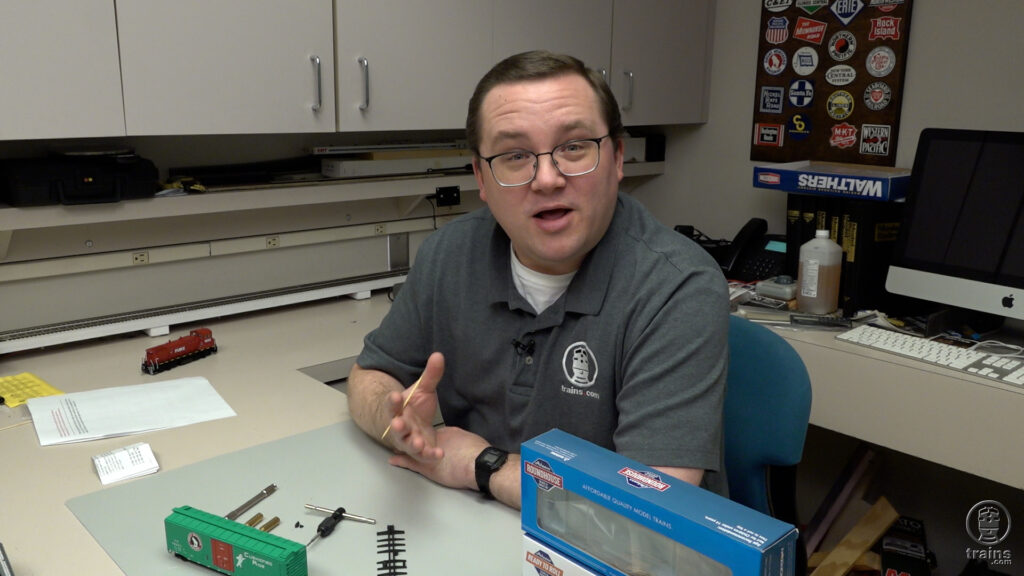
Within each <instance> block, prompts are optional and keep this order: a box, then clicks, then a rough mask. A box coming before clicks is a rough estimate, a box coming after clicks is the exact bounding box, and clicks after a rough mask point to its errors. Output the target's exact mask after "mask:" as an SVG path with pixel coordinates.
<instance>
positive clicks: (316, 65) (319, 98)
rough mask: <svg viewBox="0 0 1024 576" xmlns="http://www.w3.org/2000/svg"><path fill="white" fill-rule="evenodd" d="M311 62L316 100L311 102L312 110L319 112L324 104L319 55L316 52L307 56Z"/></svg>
mask: <svg viewBox="0 0 1024 576" xmlns="http://www.w3.org/2000/svg"><path fill="white" fill-rule="evenodd" d="M309 60H310V62H312V63H313V72H314V76H315V77H316V102H314V103H313V106H312V108H313V112H319V111H320V108H322V107H323V105H324V90H323V74H322V70H321V67H320V57H319V56H317V55H316V54H314V55H312V56H310V57H309Z"/></svg>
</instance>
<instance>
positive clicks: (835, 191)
mask: <svg viewBox="0 0 1024 576" xmlns="http://www.w3.org/2000/svg"><path fill="white" fill-rule="evenodd" d="M910 172H911V171H910V170H909V169H907V168H890V167H886V166H863V165H860V164H845V163H841V162H814V161H809V160H804V161H800V162H787V163H784V164H772V165H767V166H754V186H756V187H758V188H771V189H773V190H781V191H783V192H792V193H794V194H813V195H818V196H838V197H841V198H860V199H864V200H878V201H881V202H889V201H902V200H903V199H904V198H905V197H906V195H907V188H908V187H909V186H910Z"/></svg>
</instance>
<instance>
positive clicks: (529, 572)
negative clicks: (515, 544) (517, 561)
mask: <svg viewBox="0 0 1024 576" xmlns="http://www.w3.org/2000/svg"><path fill="white" fill-rule="evenodd" d="M597 574H600V573H599V572H594V571H593V570H591V569H590V568H587V567H586V566H584V565H582V564H580V563H578V562H576V561H575V560H573V559H572V558H569V557H568V556H566V555H564V554H562V553H561V552H559V551H558V550H555V549H554V548H552V547H550V546H548V545H547V544H544V543H543V542H541V541H539V540H534V539H533V538H531V537H530V535H529V534H523V576H595V575H597Z"/></svg>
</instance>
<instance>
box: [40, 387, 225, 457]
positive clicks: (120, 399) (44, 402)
mask: <svg viewBox="0 0 1024 576" xmlns="http://www.w3.org/2000/svg"><path fill="white" fill-rule="evenodd" d="M28 409H29V411H30V412H31V413H32V422H33V424H35V427H36V435H37V436H38V437H39V445H40V446H50V445H53V444H65V443H69V442H82V441H85V440H96V439H99V438H109V437H111V436H125V435H128V434H137V433H139V432H146V431H149V430H160V429H164V428H175V427H178V426H187V425H189V424H195V423H197V422H205V421H207V420H217V419H219V418H227V417H229V416H234V415H235V411H234V410H232V409H231V407H230V406H228V404H227V402H225V401H224V399H223V398H221V396H220V394H218V393H217V391H216V390H214V388H213V386H211V385H210V382H209V381H208V380H207V379H206V378H180V379H177V380H167V381H164V382H153V383H150V384H137V385H135V386H120V387H116V388H102V389H100V390H90V391H88V392H75V393H73V394H63V395H60V396H45V397H42V398H32V399H30V400H29V401H28Z"/></svg>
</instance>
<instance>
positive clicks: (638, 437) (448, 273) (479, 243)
mask: <svg viewBox="0 0 1024 576" xmlns="http://www.w3.org/2000/svg"><path fill="white" fill-rule="evenodd" d="M728 313H729V302H728V287H727V285H726V281H725V279H724V277H723V276H722V273H721V270H720V268H719V267H718V265H717V264H716V262H715V261H714V259H712V258H711V257H710V256H709V255H708V254H707V252H706V251H704V250H703V249H702V248H701V247H699V246H697V245H696V244H695V243H693V242H692V241H690V240H689V239H687V238H685V237H683V236H682V235H680V234H678V233H676V232H675V231H673V230H671V229H669V228H667V227H665V226H663V225H662V224H660V223H658V222H657V221H656V220H655V219H654V217H653V216H651V214H650V213H649V212H648V211H647V210H646V209H645V208H644V207H643V206H642V205H641V204H640V203H639V202H638V201H636V200H634V199H633V198H631V197H628V196H625V195H623V194H620V195H619V198H618V205H617V206H616V211H615V215H614V217H613V219H612V223H611V226H610V227H609V229H608V231H607V233H606V234H605V236H604V238H602V239H601V241H600V242H599V243H598V245H597V246H596V247H595V248H594V249H593V250H592V251H591V253H590V254H589V255H587V257H586V258H585V259H584V262H583V265H582V266H581V267H580V270H579V271H578V272H577V274H576V276H575V277H574V278H573V280H572V282H571V283H570V284H569V287H568V289H567V290H566V292H565V294H563V295H562V296H561V297H560V298H559V299H558V300H556V301H555V303H554V304H552V305H551V306H550V307H548V308H547V309H546V310H544V311H543V312H542V313H541V314H539V315H538V314H536V313H535V312H534V310H533V308H532V307H531V305H530V304H529V303H527V302H526V300H525V299H524V298H523V297H522V296H521V295H520V294H519V292H518V291H517V290H516V288H515V286H514V284H513V280H512V273H511V263H510V251H509V239H508V236H507V235H506V234H505V233H504V231H503V230H502V229H501V227H500V226H498V224H497V222H496V221H495V220H494V217H493V216H492V215H491V213H490V211H489V210H488V209H486V208H484V209H481V210H478V211H476V212H473V213H471V214H467V215H465V216H462V217H460V218H458V219H457V220H455V221H453V222H451V223H449V224H447V225H446V226H444V227H443V228H441V229H440V230H438V231H437V232H435V233H434V234H432V235H431V236H430V237H429V238H427V240H426V241H425V242H424V243H423V245H422V247H421V248H420V250H419V252H418V253H417V255H416V262H415V265H414V266H413V268H412V270H411V272H410V274H409V278H408V281H407V282H406V283H405V285H404V286H403V287H402V289H401V291H400V292H399V294H398V296H397V298H396V299H395V302H394V304H393V306H392V308H391V310H390V311H389V313H388V314H387V316H386V317H385V318H384V320H383V321H382V323H381V325H380V327H379V328H378V329H376V330H374V331H373V332H371V333H370V334H369V335H367V337H366V339H365V346H364V348H363V351H362V353H361V354H360V355H359V358H358V360H357V362H358V363H359V365H360V366H362V367H363V368H370V369H376V370H382V371H384V372H387V373H389V374H391V375H392V376H394V377H396V378H398V380H400V381H401V382H403V383H404V384H405V385H406V386H409V385H410V384H412V382H414V381H415V380H416V378H418V377H419V375H420V373H421V372H422V370H423V367H424V365H425V363H426V359H427V357H428V356H429V355H430V353H431V352H433V351H435V350H437V351H440V352H442V353H444V356H445V373H444V377H443V378H442V380H441V383H440V385H439V386H438V399H439V402H440V405H441V413H442V415H443V416H444V420H445V423H446V424H447V425H449V426H459V427H461V428H464V429H467V430H469V431H472V432H474V433H476V434H479V435H481V436H483V437H484V438H485V439H487V440H488V441H489V442H490V443H491V444H493V445H495V446H498V447H500V448H503V449H505V450H508V451H511V452H518V451H519V445H520V443H522V442H523V441H525V440H528V439H529V438H532V437H534V436H536V435H538V434H541V433H543V432H546V431H547V430H549V429H551V428H556V427H557V428H561V429H562V430H565V431H566V432H569V433H571V434H574V435H576V436H580V437H582V438H585V439H587V440H589V441H591V442H593V443H595V444H599V445H601V446H604V447H605V448H608V449H611V450H614V451H616V452H619V453H621V454H624V455H625V456H627V457H630V458H633V459H635V460H638V461H640V462H643V463H645V464H648V465H652V466H683V467H692V468H703V469H705V470H708V471H710V472H709V473H708V474H705V485H706V486H707V487H708V488H710V489H712V490H714V491H716V492H719V493H723V494H724V493H725V490H726V489H725V482H724V475H720V474H716V473H715V472H716V471H720V470H721V469H722V451H721V446H722V427H721V415H722V402H723V398H724V393H725V375H726V367H727V364H728V338H727V330H728Z"/></svg>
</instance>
